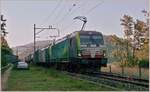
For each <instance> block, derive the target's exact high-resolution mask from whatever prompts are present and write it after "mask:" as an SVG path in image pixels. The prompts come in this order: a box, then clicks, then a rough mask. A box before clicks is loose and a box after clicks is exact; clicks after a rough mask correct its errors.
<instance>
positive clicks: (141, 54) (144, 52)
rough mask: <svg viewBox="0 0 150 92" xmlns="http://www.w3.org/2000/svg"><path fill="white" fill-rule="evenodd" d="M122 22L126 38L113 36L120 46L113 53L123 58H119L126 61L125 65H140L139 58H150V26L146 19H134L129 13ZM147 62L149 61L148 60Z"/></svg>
mask: <svg viewBox="0 0 150 92" xmlns="http://www.w3.org/2000/svg"><path fill="white" fill-rule="evenodd" d="M121 22H122V23H121V25H123V27H124V30H123V31H124V34H125V38H124V39H121V38H117V37H115V36H114V37H113V39H112V41H113V42H114V43H115V45H116V46H117V45H118V46H117V48H116V49H114V51H113V53H112V54H113V55H114V56H118V58H121V59H119V60H120V62H125V64H124V65H127V66H135V65H138V61H139V60H143V59H148V58H149V53H148V52H149V48H148V44H149V43H148V42H149V35H148V33H149V27H148V25H147V24H146V23H145V22H144V21H141V20H138V19H137V20H136V21H133V18H132V17H131V16H128V15H124V16H123V18H122V19H121ZM114 39H115V40H114ZM122 48H125V50H124V49H122ZM123 56H124V57H123ZM147 63H149V61H148V60H147Z"/></svg>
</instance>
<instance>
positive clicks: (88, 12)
mask: <svg viewBox="0 0 150 92" xmlns="http://www.w3.org/2000/svg"><path fill="white" fill-rule="evenodd" d="M103 3H104V1H102V2H100V3H98V4H96V5H95V6H94V7H92V8H91V9H89V10H88V11H87V12H86V14H90V13H91V12H92V11H93V10H94V9H96V8H97V7H98V6H99V5H101V4H103Z"/></svg>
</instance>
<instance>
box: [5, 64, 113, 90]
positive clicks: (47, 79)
mask: <svg viewBox="0 0 150 92" xmlns="http://www.w3.org/2000/svg"><path fill="white" fill-rule="evenodd" d="M7 90H12V91H60V90H61V91H67V90H70V91H75V90H76V91H78V90H80V91H82V90H92V91H96V90H100V91H104V90H107V91H108V90H113V89H111V88H108V87H105V86H103V85H101V86H100V85H96V84H92V83H89V82H88V81H86V80H79V79H76V78H72V77H70V76H69V75H66V74H64V73H61V72H59V71H56V70H54V69H49V68H43V67H37V66H31V67H30V70H16V69H13V70H12V72H11V74H10V77H9V80H8V89H7Z"/></svg>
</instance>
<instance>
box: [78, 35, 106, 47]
mask: <svg viewBox="0 0 150 92" xmlns="http://www.w3.org/2000/svg"><path fill="white" fill-rule="evenodd" d="M80 42H81V45H90V44H95V45H103V44H104V41H103V37H102V36H101V35H80Z"/></svg>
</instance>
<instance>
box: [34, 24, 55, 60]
mask: <svg viewBox="0 0 150 92" xmlns="http://www.w3.org/2000/svg"><path fill="white" fill-rule="evenodd" d="M45 29H47V30H50V29H56V28H53V27H52V26H49V27H47V28H39V27H36V24H34V38H33V39H34V53H35V51H36V35H37V34H39V33H41V32H42V31H44V30H45ZM36 30H40V31H38V32H36ZM33 62H35V54H34V55H33Z"/></svg>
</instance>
